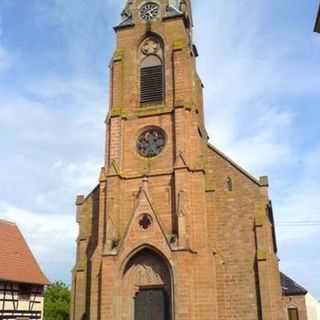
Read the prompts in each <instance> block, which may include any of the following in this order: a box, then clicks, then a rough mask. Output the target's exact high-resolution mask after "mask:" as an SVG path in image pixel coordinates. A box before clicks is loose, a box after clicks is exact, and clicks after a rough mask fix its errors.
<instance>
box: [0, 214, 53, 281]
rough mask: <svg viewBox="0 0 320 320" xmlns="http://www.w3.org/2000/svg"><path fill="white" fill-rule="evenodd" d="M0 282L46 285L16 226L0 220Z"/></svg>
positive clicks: (45, 279)
mask: <svg viewBox="0 0 320 320" xmlns="http://www.w3.org/2000/svg"><path fill="white" fill-rule="evenodd" d="M0 280H7V281H12V282H22V283H32V284H41V285H46V284H48V283H49V282H48V279H47V277H46V276H45V275H44V274H43V273H42V271H41V269H40V267H39V265H38V263H37V261H36V259H35V258H34V256H33V254H32V252H31V250H30V248H29V246H28V244H27V243H26V241H25V239H24V237H23V236H22V234H21V232H20V230H19V228H18V227H17V225H16V224H14V223H11V222H8V221H4V220H0Z"/></svg>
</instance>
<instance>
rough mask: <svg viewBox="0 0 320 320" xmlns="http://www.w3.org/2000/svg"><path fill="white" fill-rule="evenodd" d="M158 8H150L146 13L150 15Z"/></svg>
mask: <svg viewBox="0 0 320 320" xmlns="http://www.w3.org/2000/svg"><path fill="white" fill-rule="evenodd" d="M157 9H158V8H152V9H151V10H148V11H147V12H146V13H147V14H148V15H149V16H151V15H152V13H153V11H154V10H157Z"/></svg>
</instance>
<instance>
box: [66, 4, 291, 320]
mask: <svg viewBox="0 0 320 320" xmlns="http://www.w3.org/2000/svg"><path fill="white" fill-rule="evenodd" d="M207 1H211V0H207ZM190 2H191V1H186V0H157V1H142V0H129V1H128V2H127V5H126V7H125V10H124V11H123V14H122V17H123V21H122V22H121V24H120V25H118V26H117V27H115V32H116V36H117V41H116V45H117V47H116V51H115V53H114V55H113V58H112V61H111V64H110V68H111V77H110V79H111V85H110V108H109V113H108V116H107V118H106V124H107V132H106V146H107V150H106V157H105V165H104V167H103V168H102V170H101V175H100V180H99V184H98V186H97V187H96V188H95V189H94V190H93V191H92V192H91V193H90V194H89V195H88V196H87V197H84V196H79V197H78V198H77V201H76V205H77V222H78V223H79V227H80V229H79V237H78V240H77V260H76V264H75V267H74V269H73V284H72V307H71V320H84V319H86V320H97V319H108V320H120V319H121V320H140V319H152V320H173V319H175V320H195V319H197V320H209V319H211V320H229V319H237V320H257V319H260V320H261V319H264V320H286V319H287V315H286V313H285V310H284V308H283V302H282V294H281V285H280V272H279V267H278V258H277V246H276V239H275V230H274V221H273V212H272V206H271V202H270V200H269V197H268V179H267V178H266V177H263V178H260V179H259V180H257V179H255V178H254V177H252V176H251V175H250V174H249V173H247V172H246V171H245V170H243V169H242V168H240V167H239V166H238V165H237V164H235V163H234V162H233V161H232V160H230V159H229V158H228V157H226V156H225V155H224V154H223V153H222V152H221V151H219V150H218V149H217V148H216V147H214V146H212V145H211V144H209V142H208V136H207V133H206V129H205V122H204V107H203V98H202V90H203V85H202V82H201V80H200V78H199V76H198V73H197V70H196V57H197V49H196V47H195V46H194V45H193V39H192V27H193V24H192V18H191V17H192V10H191V3H190ZM203 2H204V1H203ZM204 5H205V4H204ZM84 23H85V22H84ZM202 31H203V33H204V34H207V37H208V41H214V40H215V39H212V38H211V35H210V30H202ZM216 45H217V46H218V45H219V43H216ZM213 56H214V55H213ZM230 94H232V90H231V91H230ZM214 107H215V106H212V108H214ZM216 107H220V106H216ZM102 120H103V119H101V121H102ZM247 125H250V124H247Z"/></svg>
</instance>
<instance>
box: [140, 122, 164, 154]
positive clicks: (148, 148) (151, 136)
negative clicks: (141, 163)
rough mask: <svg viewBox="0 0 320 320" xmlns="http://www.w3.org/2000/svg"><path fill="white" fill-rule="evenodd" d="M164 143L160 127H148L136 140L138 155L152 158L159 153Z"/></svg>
mask: <svg viewBox="0 0 320 320" xmlns="http://www.w3.org/2000/svg"><path fill="white" fill-rule="evenodd" d="M165 144H166V138H165V133H164V132H163V130H162V129H160V128H149V129H148V130H146V131H144V132H143V133H142V134H141V135H140V136H139V138H138V140H137V150H138V152H139V154H140V155H142V156H143V157H147V158H152V157H155V156H157V155H158V154H160V153H161V151H162V150H163V148H164V147H165Z"/></svg>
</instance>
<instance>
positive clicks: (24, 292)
mask: <svg viewBox="0 0 320 320" xmlns="http://www.w3.org/2000/svg"><path fill="white" fill-rule="evenodd" d="M31 291H32V286H31V285H30V284H20V285H19V298H20V299H22V300H29V299H30V296H31Z"/></svg>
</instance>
